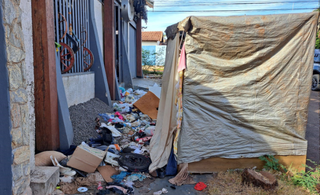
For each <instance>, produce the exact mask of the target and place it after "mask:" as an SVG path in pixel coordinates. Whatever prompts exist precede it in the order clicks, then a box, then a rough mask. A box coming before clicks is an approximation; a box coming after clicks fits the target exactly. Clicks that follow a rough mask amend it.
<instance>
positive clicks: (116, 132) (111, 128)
mask: <svg viewBox="0 0 320 195" xmlns="http://www.w3.org/2000/svg"><path fill="white" fill-rule="evenodd" d="M100 127H105V128H107V129H109V130H110V131H111V132H112V136H113V137H120V136H121V135H122V134H121V133H120V132H119V131H118V130H117V129H116V128H115V127H114V126H108V125H106V124H105V123H101V126H100Z"/></svg>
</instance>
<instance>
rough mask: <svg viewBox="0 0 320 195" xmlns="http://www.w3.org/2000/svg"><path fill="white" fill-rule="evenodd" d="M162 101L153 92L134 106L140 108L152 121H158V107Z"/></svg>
mask: <svg viewBox="0 0 320 195" xmlns="http://www.w3.org/2000/svg"><path fill="white" fill-rule="evenodd" d="M159 102H160V99H159V98H158V97H157V96H156V95H154V94H153V93H152V92H150V91H149V92H148V93H146V95H144V96H143V97H141V98H140V99H139V100H138V101H136V102H135V103H134V104H133V106H134V107H136V108H138V109H139V110H140V111H141V112H142V113H144V114H147V115H148V116H149V117H150V118H151V119H152V120H155V119H157V115H158V106H159Z"/></svg>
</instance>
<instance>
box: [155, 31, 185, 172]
mask: <svg viewBox="0 0 320 195" xmlns="http://www.w3.org/2000/svg"><path fill="white" fill-rule="evenodd" d="M178 58H179V35H178V34H176V36H175V38H174V39H173V40H169V41H168V45H167V50H166V61H165V67H164V70H163V78H162V89H161V96H160V103H159V108H158V118H157V126H156V129H155V133H154V135H153V137H152V139H151V142H150V148H151V152H150V157H151V159H152V164H151V165H150V167H149V170H150V172H153V171H155V170H156V169H157V168H161V167H163V166H165V165H166V164H167V159H168V158H169V155H170V152H171V148H172V139H173V132H174V131H175V129H176V124H177V118H176V113H177V109H176V106H175V96H176V94H175V91H176V90H175V87H176V84H177V82H178V74H177V66H176V65H177V62H178ZM158 121H160V122H159V123H158Z"/></svg>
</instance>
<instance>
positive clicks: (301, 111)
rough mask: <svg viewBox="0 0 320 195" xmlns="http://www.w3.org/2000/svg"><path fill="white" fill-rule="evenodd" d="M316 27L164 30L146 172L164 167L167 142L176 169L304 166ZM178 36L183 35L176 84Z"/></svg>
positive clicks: (265, 21)
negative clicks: (272, 163)
mask: <svg viewBox="0 0 320 195" xmlns="http://www.w3.org/2000/svg"><path fill="white" fill-rule="evenodd" d="M317 21H318V12H312V13H302V14H282V15H265V16H232V17H194V16H192V17H188V18H186V19H185V20H183V21H181V22H180V23H178V24H177V25H173V26H171V27H170V28H168V31H167V36H168V37H169V38H170V37H171V39H169V40H168V47H167V57H166V63H165V69H164V75H163V84H162V92H161V98H160V105H159V112H158V120H157V126H156V131H155V134H154V136H153V138H152V140H151V160H152V164H151V166H150V168H149V170H150V172H153V171H154V170H156V169H157V168H161V167H163V166H165V165H166V164H167V161H168V157H169V155H170V152H171V149H172V145H173V142H175V143H174V144H176V160H177V162H178V164H181V163H188V164H190V163H191V164H192V163H194V162H199V161H200V162H201V161H203V159H210V158H212V157H218V158H220V159H221V158H222V159H226V161H219V162H220V163H223V162H227V161H228V159H238V160H239V159H240V160H241V159H246V158H257V157H259V156H262V155H267V154H269V155H278V156H280V157H281V156H282V157H286V156H287V157H288V156H289V157H288V158H290V159H294V158H295V157H297V159H300V160H299V162H298V164H299V163H301V162H303V161H305V159H306V151H307V141H306V140H305V130H306V123H307V107H308V103H309V96H310V86H311V79H312V66H313V55H314V45H315V37H316V30H317V29H316V28H317ZM179 31H184V32H186V37H185V41H184V44H185V56H183V55H181V58H182V57H185V59H186V69H185V70H184V74H182V75H183V76H182V79H179V71H178V63H179V50H180V48H181V44H180V43H181V40H180V39H181V36H180V32H179ZM182 72H183V71H182ZM180 73H181V72H180ZM182 81H183V82H182ZM181 82H182V83H181ZM179 84H180V86H182V94H179V90H178V88H179ZM179 95H182V102H181V104H182V109H179V100H178V98H179ZM177 103H178V105H177ZM180 106H181V105H180ZM179 113H180V114H181V113H182V119H181V116H180V115H179ZM178 119H181V128H180V127H179V126H180V122H179V120H178ZM177 124H178V126H177ZM177 127H178V128H177ZM175 138H176V139H175ZM288 158H287V160H284V161H286V162H288V163H289V162H291V161H292V160H288ZM239 162H240V161H239ZM251 162H256V161H255V160H252V161H251ZM293 163H294V162H293ZM304 163H305V162H304ZM249 164H250V163H249ZM251 164H254V163H251ZM301 164H302V163H301ZM301 164H299V166H300V165H301ZM212 166H214V165H212ZM239 166H240V164H239ZM230 168H231V167H230ZM239 168H240V167H239Z"/></svg>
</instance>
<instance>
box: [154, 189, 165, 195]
mask: <svg viewBox="0 0 320 195" xmlns="http://www.w3.org/2000/svg"><path fill="white" fill-rule="evenodd" d="M166 193H168V190H167V189H165V188H162V190H160V191H157V192H153V195H161V194H166Z"/></svg>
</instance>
